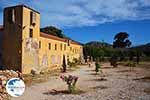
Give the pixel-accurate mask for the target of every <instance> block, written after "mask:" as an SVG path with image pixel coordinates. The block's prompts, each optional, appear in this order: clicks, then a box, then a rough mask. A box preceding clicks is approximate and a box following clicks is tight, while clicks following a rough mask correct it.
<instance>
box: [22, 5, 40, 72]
mask: <svg viewBox="0 0 150 100" xmlns="http://www.w3.org/2000/svg"><path fill="white" fill-rule="evenodd" d="M31 11H32V10H31V9H28V8H26V7H23V27H24V29H23V30H22V40H23V42H22V72H23V73H30V72H31V70H36V71H39V70H40V66H39V44H38V43H39V34H40V14H39V13H36V12H35V13H36V24H35V25H31V24H30V12H31ZM30 29H32V30H33V37H32V38H31V37H29V36H30V35H29V34H30Z"/></svg>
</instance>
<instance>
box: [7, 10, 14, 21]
mask: <svg viewBox="0 0 150 100" xmlns="http://www.w3.org/2000/svg"><path fill="white" fill-rule="evenodd" d="M8 22H9V23H13V22H15V9H10V10H9V11H8Z"/></svg>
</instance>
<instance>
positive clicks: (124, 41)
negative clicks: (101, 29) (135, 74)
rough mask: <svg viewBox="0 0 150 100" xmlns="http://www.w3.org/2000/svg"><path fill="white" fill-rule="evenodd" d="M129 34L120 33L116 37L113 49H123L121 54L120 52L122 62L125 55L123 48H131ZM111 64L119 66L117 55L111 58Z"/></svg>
mask: <svg viewBox="0 0 150 100" xmlns="http://www.w3.org/2000/svg"><path fill="white" fill-rule="evenodd" d="M128 37H129V34H128V33H126V32H119V33H118V34H117V35H115V37H114V42H113V47H114V48H121V52H120V58H121V59H120V60H123V59H124V55H123V51H122V50H123V49H122V48H126V47H130V45H131V41H130V40H129V39H128ZM111 64H112V65H113V66H114V67H116V66H117V58H116V55H114V56H112V58H111Z"/></svg>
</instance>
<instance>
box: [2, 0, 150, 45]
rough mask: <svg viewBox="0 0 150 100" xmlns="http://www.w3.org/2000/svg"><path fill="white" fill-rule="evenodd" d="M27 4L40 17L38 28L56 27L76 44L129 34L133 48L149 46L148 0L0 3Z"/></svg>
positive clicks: (4, 4) (16, 0) (4, 1)
mask: <svg viewBox="0 0 150 100" xmlns="http://www.w3.org/2000/svg"><path fill="white" fill-rule="evenodd" d="M17 4H26V5H28V6H30V7H32V8H34V9H35V10H37V11H39V12H40V13H41V27H44V26H49V25H53V26H57V27H59V28H61V29H62V30H63V31H64V33H65V34H66V35H67V36H69V37H71V38H72V39H75V40H77V41H79V42H82V43H86V42H89V41H95V40H98V41H101V40H104V41H105V42H109V43H112V42H113V37H114V35H115V34H116V33H118V32H120V31H125V32H128V33H129V35H130V39H131V41H132V43H133V45H138V44H144V43H148V42H150V39H149V37H150V0H0V24H2V23H3V8H4V7H7V6H14V5H17Z"/></svg>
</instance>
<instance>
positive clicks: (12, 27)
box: [0, 5, 83, 74]
mask: <svg viewBox="0 0 150 100" xmlns="http://www.w3.org/2000/svg"><path fill="white" fill-rule="evenodd" d="M3 18H4V21H3V26H1V28H0V33H1V36H2V40H3V41H2V42H1V45H0V46H1V47H2V48H1V54H2V57H1V62H2V64H1V66H4V68H7V69H13V70H19V71H20V72H22V73H24V74H28V73H30V72H31V70H36V71H39V72H40V71H42V70H44V69H50V70H51V69H55V68H60V67H61V66H62V61H63V58H65V60H66V62H69V61H70V62H72V61H73V59H74V58H76V59H81V58H82V57H83V47H82V45H80V44H79V43H77V42H74V41H72V40H69V39H64V38H59V37H56V36H53V35H50V34H46V33H43V32H40V13H39V12H38V11H36V10H34V9H32V8H30V7H28V6H26V5H17V6H13V7H7V8H5V9H4V17H3ZM45 20H46V19H45Z"/></svg>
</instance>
